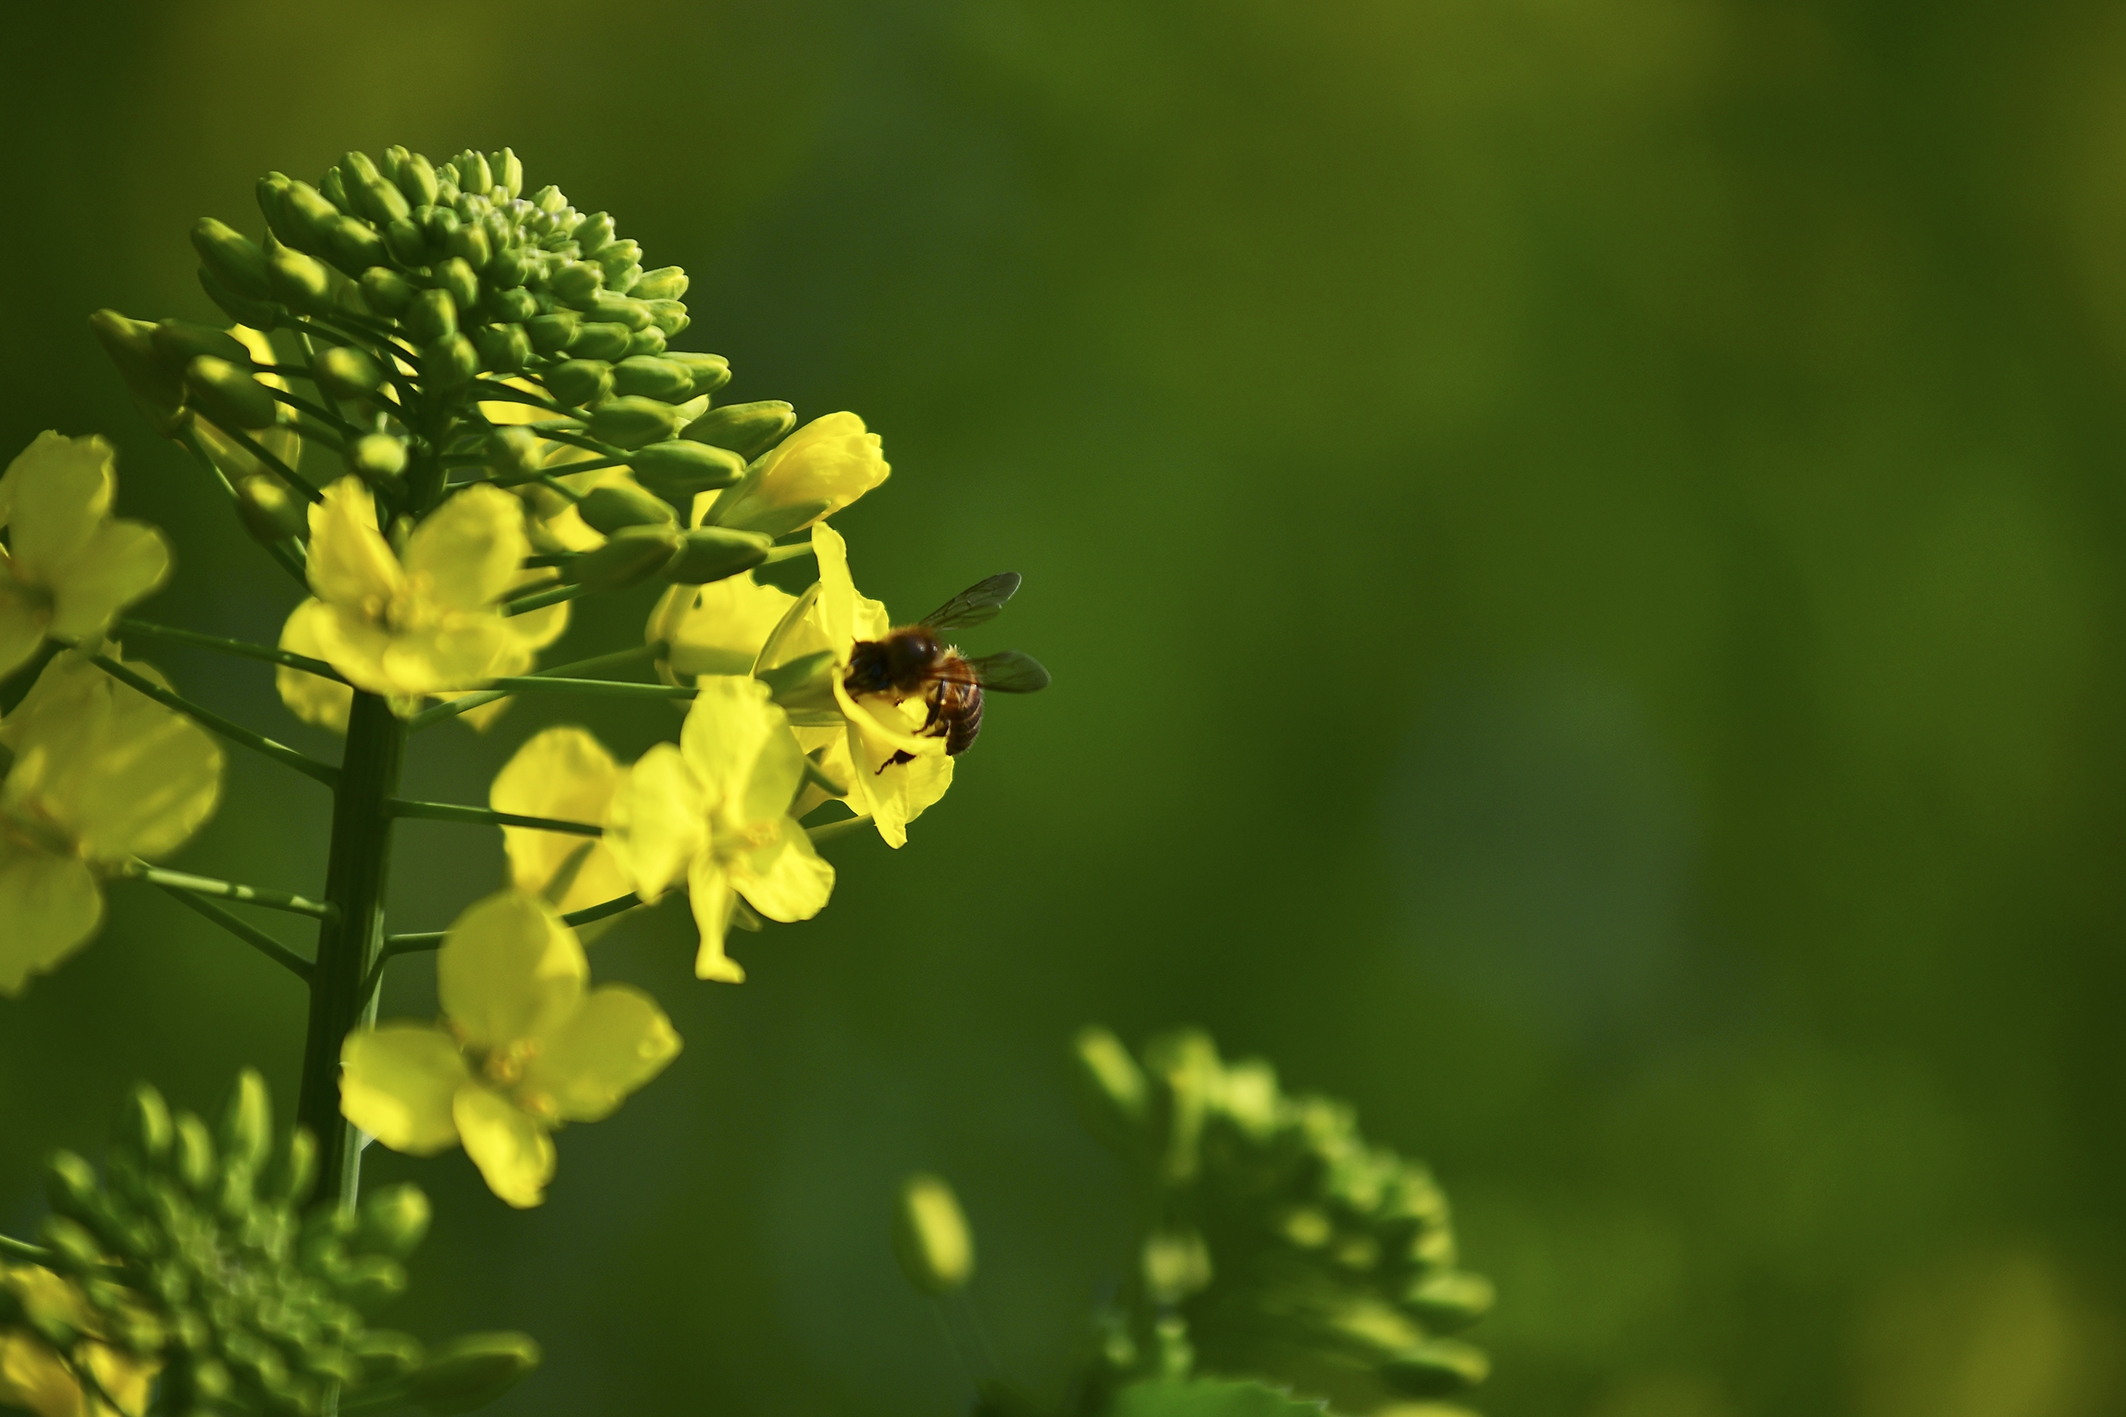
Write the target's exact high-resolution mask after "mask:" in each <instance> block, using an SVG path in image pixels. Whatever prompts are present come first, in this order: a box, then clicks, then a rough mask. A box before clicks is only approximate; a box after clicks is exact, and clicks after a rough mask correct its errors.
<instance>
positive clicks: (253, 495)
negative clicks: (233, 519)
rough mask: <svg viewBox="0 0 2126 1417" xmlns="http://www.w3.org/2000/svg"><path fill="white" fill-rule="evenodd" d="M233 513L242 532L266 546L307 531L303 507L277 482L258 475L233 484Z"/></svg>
mask: <svg viewBox="0 0 2126 1417" xmlns="http://www.w3.org/2000/svg"><path fill="white" fill-rule="evenodd" d="M236 511H237V515H239V516H241V517H242V518H243V521H244V529H245V530H246V531H248V532H250V533H251V535H252V536H254V537H256V538H258V540H260V541H263V542H266V543H267V544H269V545H270V544H272V543H274V542H277V541H285V540H287V539H288V538H289V537H291V536H301V535H302V534H303V533H304V532H305V531H307V530H308V529H309V527H310V515H309V512H308V510H307V509H306V507H305V504H304V503H303V502H302V501H301V500H300V499H298V498H297V497H296V496H295V494H294V493H292V492H290V491H289V490H288V488H287V485H286V484H285V483H283V482H282V481H281V480H280V479H279V478H277V477H269V476H267V475H266V474H265V473H262V472H255V473H253V474H251V476H249V477H247V478H245V479H244V480H243V481H241V482H239V483H237V484H236Z"/></svg>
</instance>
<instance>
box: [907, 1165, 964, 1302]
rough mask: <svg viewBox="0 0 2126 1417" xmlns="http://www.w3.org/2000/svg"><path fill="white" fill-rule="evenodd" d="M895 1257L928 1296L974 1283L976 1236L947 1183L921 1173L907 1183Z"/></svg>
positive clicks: (912, 1280)
mask: <svg viewBox="0 0 2126 1417" xmlns="http://www.w3.org/2000/svg"><path fill="white" fill-rule="evenodd" d="M893 1257H894V1258H895V1259H897V1260H899V1261H900V1262H901V1273H902V1274H905V1275H907V1276H908V1282H909V1283H910V1284H913V1285H914V1286H915V1287H916V1288H918V1289H920V1290H922V1291H923V1292H924V1293H925V1294H950V1293H953V1292H954V1291H956V1290H959V1289H962V1288H964V1287H965V1286H966V1284H967V1281H968V1280H969V1279H971V1278H973V1277H974V1235H973V1233H972V1232H971V1231H969V1230H968V1228H967V1217H966V1216H965V1215H963V1214H961V1213H960V1202H959V1199H958V1197H956V1196H954V1195H953V1194H952V1187H950V1186H948V1185H946V1184H945V1182H944V1180H943V1178H941V1177H938V1176H932V1175H928V1174H926V1173H919V1174H917V1175H914V1176H910V1177H909V1178H908V1179H907V1180H905V1181H903V1182H901V1191H900V1196H899V1197H898V1200H897V1202H896V1204H895V1206H894V1211H893Z"/></svg>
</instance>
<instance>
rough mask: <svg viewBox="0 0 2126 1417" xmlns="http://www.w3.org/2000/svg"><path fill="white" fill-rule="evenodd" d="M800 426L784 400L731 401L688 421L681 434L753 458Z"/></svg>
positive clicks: (698, 441)
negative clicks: (690, 421)
mask: <svg viewBox="0 0 2126 1417" xmlns="http://www.w3.org/2000/svg"><path fill="white" fill-rule="evenodd" d="M796 426H797V414H796V413H795V412H794V411H793V410H792V409H791V407H790V405H788V404H786V403H784V402H783V401H782V400H781V399H764V400H762V401H760V402H758V403H729V404H725V405H724V406H723V407H722V408H712V409H710V410H709V411H708V412H707V413H704V414H703V415H701V417H699V418H697V419H695V420H694V421H693V422H692V423H689V424H688V425H687V426H686V427H685V428H684V429H682V430H681V431H680V434H679V436H680V437H682V438H687V439H691V440H692V441H694V442H696V443H707V444H708V445H709V446H710V447H712V448H729V449H730V450H731V451H732V452H734V453H736V454H738V455H739V456H740V457H742V458H751V457H754V456H755V455H757V454H759V453H761V452H763V451H765V450H766V449H768V448H770V447H772V446H774V445H775V444H776V443H778V442H780V441H782V437H783V435H784V434H786V433H788V432H789V431H790V430H791V429H792V428H795V427H796Z"/></svg>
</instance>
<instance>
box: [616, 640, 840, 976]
mask: <svg viewBox="0 0 2126 1417" xmlns="http://www.w3.org/2000/svg"><path fill="white" fill-rule="evenodd" d="M804 775H805V765H804V753H803V752H802V750H801V749H800V748H799V747H798V744H797V739H796V738H795V737H794V736H793V735H792V734H791V732H790V725H789V720H788V718H787V717H786V716H785V715H784V713H783V711H782V710H781V709H780V708H777V707H776V706H775V704H774V703H772V702H771V701H770V700H769V698H768V687H767V685H765V684H763V683H761V681H759V680H758V679H751V678H739V677H733V676H722V675H717V676H705V677H704V678H703V679H702V680H701V681H700V692H699V693H698V694H697V695H696V697H695V699H694V704H693V707H692V708H691V709H689V710H688V711H687V719H686V725H685V727H684V728H682V729H681V730H680V735H679V747H678V748H676V749H675V748H673V747H672V746H671V745H670V744H668V743H660V744H658V745H657V746H656V747H654V748H652V749H650V751H649V752H647V753H645V754H643V756H642V759H641V760H640V761H639V762H637V763H636V764H635V766H634V768H633V769H632V770H631V771H630V772H629V774H628V777H627V781H626V783H625V784H623V786H622V788H621V789H620V790H619V791H618V792H616V793H615V795H614V798H613V801H612V804H611V806H610V807H609V808H608V810H607V816H606V821H607V823H608V826H607V830H606V835H605V842H606V845H607V847H608V849H609V850H611V851H612V853H613V855H614V856H615V857H616V858H617V859H618V861H619V862H620V865H621V868H622V869H623V870H625V871H626V872H627V874H628V877H629V880H630V881H631V883H632V884H633V885H634V888H635V892H636V894H638V895H640V896H641V897H642V898H643V899H644V900H655V899H656V898H657V897H658V896H660V895H662V894H663V893H664V892H665V891H667V890H669V889H671V888H672V887H673V886H674V885H676V884H677V883H678V882H680V881H681V880H684V881H685V882H686V887H687V898H688V901H689V903H690V904H691V906H692V907H693V911H694V923H695V925H696V927H697V928H698V929H699V930H700V932H701V946H700V950H699V952H698V953H697V954H696V955H695V959H694V973H695V974H696V976H697V977H699V978H702V979H714V980H720V981H722V982H725V983H731V984H735V983H738V982H740V981H742V980H743V979H744V978H745V977H746V974H745V970H744V969H742V968H740V967H739V965H738V963H737V961H735V960H733V959H731V958H730V957H729V956H728V955H727V954H725V953H724V936H725V934H726V933H727V932H728V931H729V929H730V924H731V916H732V914H733V913H734V912H735V910H736V908H737V902H738V900H739V899H740V898H741V897H743V898H744V900H745V902H746V904H748V905H750V906H751V907H752V908H753V909H754V910H756V911H758V912H759V913H760V914H762V915H764V916H766V917H767V918H768V919H770V920H780V921H794V920H809V919H811V918H812V917H813V916H815V915H817V914H818V913H819V912H820V911H821V910H822V909H823V908H824V907H825V906H826V904H827V898H828V896H829V895H831V894H832V893H833V891H834V868H833V867H832V866H830V865H828V864H827V863H826V862H825V861H823V860H821V859H820V856H819V853H818V852H817V851H815V850H813V847H812V840H811V838H810V837H808V836H806V835H805V829H804V828H803V827H801V826H799V825H798V824H797V822H796V820H795V819H794V818H792V817H791V816H790V805H791V803H792V802H793V801H794V800H795V799H796V797H797V791H798V788H799V786H800V785H801V784H802V783H803V781H804Z"/></svg>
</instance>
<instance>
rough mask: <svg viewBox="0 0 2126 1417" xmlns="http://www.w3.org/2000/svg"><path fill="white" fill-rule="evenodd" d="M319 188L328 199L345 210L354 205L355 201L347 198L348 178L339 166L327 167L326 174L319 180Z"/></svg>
mask: <svg viewBox="0 0 2126 1417" xmlns="http://www.w3.org/2000/svg"><path fill="white" fill-rule="evenodd" d="M317 190H318V191H319V192H320V193H321V194H323V196H324V198H325V200H326V201H328V202H330V203H332V205H333V206H335V207H337V208H338V209H339V210H341V211H343V212H344V211H349V210H351V209H352V208H353V206H354V203H352V202H350V201H348V200H347V180H346V178H345V177H344V176H343V175H342V174H341V172H340V170H339V169H338V168H337V167H328V168H326V169H325V175H324V176H323V177H320V178H318V180H317Z"/></svg>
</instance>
